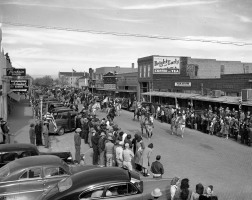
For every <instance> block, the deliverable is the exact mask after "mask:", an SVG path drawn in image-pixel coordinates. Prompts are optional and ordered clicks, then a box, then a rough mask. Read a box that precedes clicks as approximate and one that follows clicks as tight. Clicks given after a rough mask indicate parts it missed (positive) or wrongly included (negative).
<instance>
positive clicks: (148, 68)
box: [147, 65, 151, 77]
mask: <svg viewBox="0 0 252 200" xmlns="http://www.w3.org/2000/svg"><path fill="white" fill-rule="evenodd" d="M147 68H148V75H147V76H148V77H150V68H151V66H150V65H148V66H147Z"/></svg>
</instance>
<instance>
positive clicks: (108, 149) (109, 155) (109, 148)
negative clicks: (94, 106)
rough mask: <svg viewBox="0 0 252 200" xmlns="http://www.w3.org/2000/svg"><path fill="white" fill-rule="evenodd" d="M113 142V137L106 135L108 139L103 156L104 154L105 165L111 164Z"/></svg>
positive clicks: (109, 165) (110, 165)
mask: <svg viewBox="0 0 252 200" xmlns="http://www.w3.org/2000/svg"><path fill="white" fill-rule="evenodd" d="M113 154H114V144H113V138H112V137H111V136H109V137H108V141H107V142H106V144H105V156H106V166H107V167H112V166H113V157H114V155H113Z"/></svg>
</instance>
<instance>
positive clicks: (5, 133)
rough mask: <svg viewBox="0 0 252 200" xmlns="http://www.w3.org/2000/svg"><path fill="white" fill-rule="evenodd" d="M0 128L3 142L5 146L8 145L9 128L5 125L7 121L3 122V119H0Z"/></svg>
mask: <svg viewBox="0 0 252 200" xmlns="http://www.w3.org/2000/svg"><path fill="white" fill-rule="evenodd" d="M0 126H1V130H2V136H3V142H4V143H5V144H9V143H10V133H9V132H10V127H9V126H8V124H7V121H4V120H3V118H0Z"/></svg>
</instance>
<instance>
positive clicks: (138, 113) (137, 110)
mask: <svg viewBox="0 0 252 200" xmlns="http://www.w3.org/2000/svg"><path fill="white" fill-rule="evenodd" d="M141 115H142V108H136V109H135V111H134V120H135V117H136V116H137V120H138V121H139V117H140V116H141Z"/></svg>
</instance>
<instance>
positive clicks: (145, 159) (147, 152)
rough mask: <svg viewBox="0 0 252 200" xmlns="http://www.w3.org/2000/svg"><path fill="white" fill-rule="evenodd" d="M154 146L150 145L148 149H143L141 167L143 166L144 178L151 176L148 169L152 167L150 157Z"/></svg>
mask: <svg viewBox="0 0 252 200" xmlns="http://www.w3.org/2000/svg"><path fill="white" fill-rule="evenodd" d="M152 149H153V144H152V143H150V144H149V145H148V147H146V148H144V149H143V154H142V159H141V166H142V173H143V175H144V176H149V175H150V174H149V172H148V168H149V166H150V156H151V153H152Z"/></svg>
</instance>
